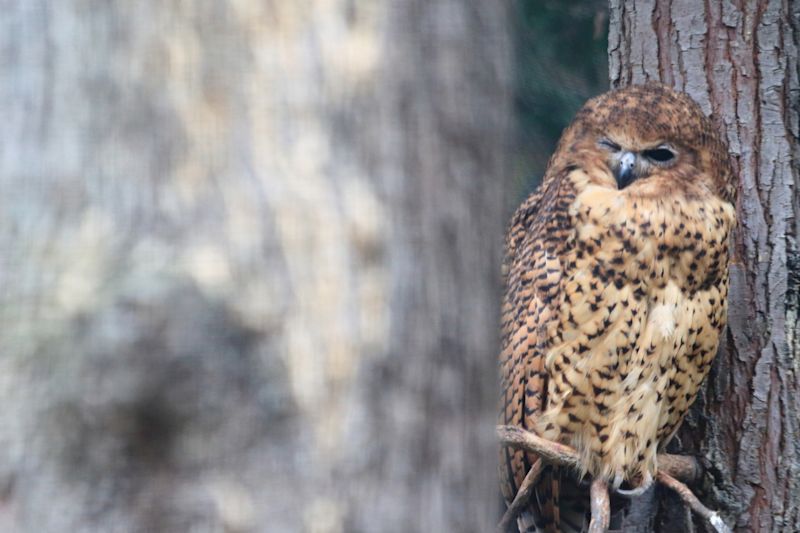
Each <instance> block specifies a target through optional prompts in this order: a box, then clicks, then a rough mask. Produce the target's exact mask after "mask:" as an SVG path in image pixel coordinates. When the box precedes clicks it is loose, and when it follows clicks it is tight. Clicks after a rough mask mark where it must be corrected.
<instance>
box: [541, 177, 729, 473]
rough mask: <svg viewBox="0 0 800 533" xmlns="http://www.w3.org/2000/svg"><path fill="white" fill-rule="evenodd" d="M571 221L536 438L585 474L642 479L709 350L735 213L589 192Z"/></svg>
mask: <svg viewBox="0 0 800 533" xmlns="http://www.w3.org/2000/svg"><path fill="white" fill-rule="evenodd" d="M569 215H570V217H571V225H572V228H573V230H572V231H571V232H570V234H569V235H568V236H567V237H566V239H565V242H564V253H563V254H561V257H560V258H559V261H560V262H561V269H560V271H561V272H562V274H561V275H562V279H561V280H560V283H559V286H560V287H561V290H560V291H559V296H560V297H559V300H558V302H557V306H558V311H557V312H556V313H555V314H556V315H557V316H558V319H557V320H553V321H551V322H550V323H549V332H548V334H547V337H548V338H549V339H550V343H549V348H548V349H546V351H545V352H546V353H545V368H546V370H547V373H548V375H549V383H548V401H547V408H546V410H545V414H544V416H543V417H542V419H541V424H542V426H541V430H542V431H543V432H544V434H545V436H546V437H548V438H553V439H557V440H562V441H565V442H568V443H570V444H572V445H574V446H576V448H578V449H579V450H581V451H582V452H583V453H584V465H585V468H586V469H587V470H590V471H593V472H595V473H597V472H603V473H604V474H605V475H607V476H615V475H617V474H621V475H624V477H626V478H631V477H632V476H635V475H640V474H642V475H643V473H647V472H652V471H653V470H654V467H655V465H654V462H653V461H654V459H655V455H656V452H657V448H658V446H659V444H661V443H663V442H665V441H666V440H667V439H668V437H669V436H670V435H671V434H672V432H673V431H674V429H675V428H676V427H677V426H678V424H679V423H680V421H681V420H682V417H683V416H684V415H685V413H686V411H687V410H688V407H689V406H690V405H691V403H692V402H693V401H694V397H695V395H696V393H697V388H698V387H699V385H700V382H701V381H702V379H703V378H704V377H705V375H706V373H707V371H708V367H709V365H710V363H711V360H712V359H713V356H714V353H715V351H716V347H717V342H718V337H719V331H720V329H721V328H722V326H723V325H724V320H725V311H726V307H725V300H726V297H727V260H728V251H727V250H728V234H729V231H730V228H731V226H732V224H733V207H732V206H731V205H730V204H727V203H725V202H722V201H715V200H713V199H708V198H702V199H700V198H698V199H687V198H642V197H636V196H632V195H626V194H624V193H622V192H621V191H617V190H613V189H608V188H603V187H599V186H591V185H590V186H587V187H586V188H585V189H584V190H583V191H582V192H581V193H580V194H578V195H577V196H576V197H575V200H574V202H573V203H572V205H571V207H570V209H569Z"/></svg>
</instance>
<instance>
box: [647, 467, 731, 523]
mask: <svg viewBox="0 0 800 533" xmlns="http://www.w3.org/2000/svg"><path fill="white" fill-rule="evenodd" d="M656 479H657V480H658V482H659V483H661V484H662V485H664V486H665V487H669V488H671V489H672V490H674V491H675V492H677V493H678V496H680V498H681V500H683V503H685V504H686V505H688V506H689V509H691V510H692V511H694V512H695V513H697V514H698V515H699V516H701V517H703V518H704V519H705V520H707V521H708V522H709V523H710V524H711V525H712V526H713V527H714V530H715V531H716V532H717V533H731V530H730V529H729V528H728V526H727V525H725V522H723V521H722V518H720V516H719V514H718V513H717V512H716V511H712V510H711V509H709V508H708V507H706V506H705V505H703V504H702V503H701V502H700V500H698V499H697V496H695V495H694V493H693V492H692V491H691V490H690V489H689V487H687V486H686V485H685V484H683V483H681V482H680V481H678V480H677V479H675V478H674V477H672V476H670V475H669V474H667V473H666V472H663V471H659V472H658V474H657V476H656Z"/></svg>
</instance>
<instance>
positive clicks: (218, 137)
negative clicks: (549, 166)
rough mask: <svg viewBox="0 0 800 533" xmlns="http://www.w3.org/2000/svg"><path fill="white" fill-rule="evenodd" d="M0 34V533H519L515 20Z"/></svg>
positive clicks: (206, 18)
mask: <svg viewBox="0 0 800 533" xmlns="http://www.w3.org/2000/svg"><path fill="white" fill-rule="evenodd" d="M0 8H2V12H3V16H2V17H0V52H1V53H0V58H2V59H0V64H2V66H3V73H4V76H3V78H2V80H0V117H2V118H3V127H2V128H0V184H1V185H0V186H1V187H2V194H1V195H0V251H1V252H2V254H1V255H0V256H1V257H2V260H0V301H2V312H0V332H1V333H0V354H1V355H2V357H0V367H1V368H0V376H2V380H0V399H1V400H2V405H3V408H2V409H0V441H1V442H2V446H0V501H2V505H0V530H3V531H36V532H43V533H47V532H63V531H74V532H89V531H119V532H128V531H131V532H133V531H148V532H159V531H165V532H166V531H231V532H234V531H235V532H245V531H309V532H319V533H329V532H330V533H335V532H343V531H353V532H358V531H389V532H392V531H398V532H399V531H489V530H490V529H491V528H493V526H494V523H495V521H496V519H497V518H498V510H499V509H498V507H499V506H498V501H497V496H496V492H497V489H496V486H497V483H496V478H495V475H494V460H495V450H496V444H495V438H494V430H493V428H494V414H495V404H496V391H495V386H496V375H497V374H496V368H495V358H494V354H495V353H496V339H497V327H498V326H497V315H498V309H497V307H498V304H499V300H500V297H499V290H498V289H499V287H498V285H499V279H498V278H499V266H498V265H499V263H500V254H501V246H502V242H503V239H502V235H503V229H504V225H505V220H506V217H507V215H508V210H507V202H506V190H507V187H506V181H505V176H506V175H507V169H506V168H505V164H504V161H505V157H504V156H505V154H506V153H507V148H508V147H507V140H508V135H507V133H508V122H509V121H508V116H509V108H510V106H509V100H510V98H509V94H510V87H509V71H510V65H509V61H510V51H509V43H508V41H509V37H510V36H509V35H508V23H507V20H506V12H505V8H504V5H503V3H502V2H500V3H498V2H472V1H469V0H436V1H431V0H403V1H400V2H391V1H387V0H382V1H353V0H332V1H328V2H308V1H294V0H292V1H283V0H280V1H273V2H269V1H267V2H247V1H241V0H190V1H183V2H174V1H171V2H167V1H163V0H141V1H137V2H130V1H128V0H102V1H100V0H58V1H52V0H5V1H2V2H0Z"/></svg>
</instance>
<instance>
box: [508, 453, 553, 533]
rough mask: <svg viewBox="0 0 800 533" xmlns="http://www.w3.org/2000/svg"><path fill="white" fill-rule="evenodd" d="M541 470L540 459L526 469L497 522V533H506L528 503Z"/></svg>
mask: <svg viewBox="0 0 800 533" xmlns="http://www.w3.org/2000/svg"><path fill="white" fill-rule="evenodd" d="M541 472H542V460H541V459H537V460H536V462H535V463H533V466H532V467H531V469H530V470H528V474H527V475H526V476H525V479H523V480H522V485H520V487H519V490H518V491H517V495H516V496H515V497H514V501H513V502H511V505H509V506H508V509H506V512H505V514H504V515H503V518H502V519H501V520H500V523H499V524H497V533H506V532H507V531H508V530H509V528H510V527H511V526H512V524H513V523H514V520H516V519H517V517H518V516H519V514H520V513H521V512H522V510H523V509H525V507H526V506H527V505H528V502H529V501H530V499H531V494H532V493H533V488H534V486H535V485H536V481H537V480H538V479H539V474H540V473H541Z"/></svg>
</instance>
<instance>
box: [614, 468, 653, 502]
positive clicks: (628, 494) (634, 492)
mask: <svg viewBox="0 0 800 533" xmlns="http://www.w3.org/2000/svg"><path fill="white" fill-rule="evenodd" d="M652 484H653V475H652V474H650V472H647V473H646V474H645V475H644V479H642V482H641V483H640V484H639V486H638V487H636V488H635V489H630V490H625V489H620V488H617V489H616V491H617V494H619V495H620V496H622V497H624V498H636V497H638V496H641V495H642V494H644V493H645V492H647V489H649V488H650V486H651V485H652Z"/></svg>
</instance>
